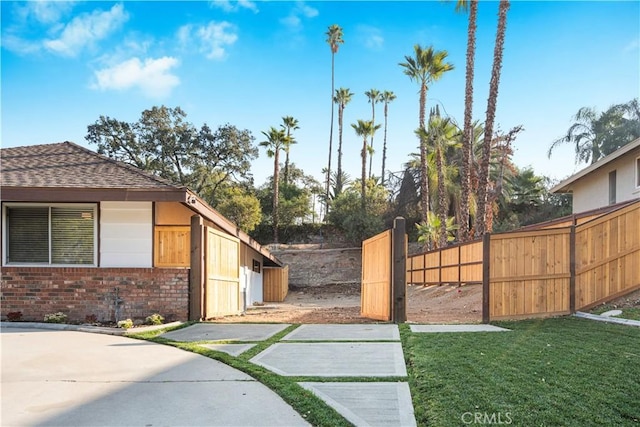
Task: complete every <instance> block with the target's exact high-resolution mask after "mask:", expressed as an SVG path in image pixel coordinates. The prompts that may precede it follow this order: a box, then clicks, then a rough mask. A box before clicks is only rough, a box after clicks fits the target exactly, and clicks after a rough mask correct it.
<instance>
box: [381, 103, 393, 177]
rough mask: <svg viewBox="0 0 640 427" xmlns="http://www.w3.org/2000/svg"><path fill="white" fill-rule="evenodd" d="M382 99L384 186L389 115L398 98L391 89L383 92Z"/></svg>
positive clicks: (382, 174)
mask: <svg viewBox="0 0 640 427" xmlns="http://www.w3.org/2000/svg"><path fill="white" fill-rule="evenodd" d="M380 99H381V100H382V102H383V103H384V144H383V145H382V173H381V174H380V176H381V178H380V183H381V184H382V185H383V186H384V178H385V171H384V170H385V166H386V162H387V120H388V115H389V103H390V102H391V101H393V100H394V99H396V95H395V94H394V93H393V92H391V91H390V90H385V91H384V92H382V95H381V96H380Z"/></svg>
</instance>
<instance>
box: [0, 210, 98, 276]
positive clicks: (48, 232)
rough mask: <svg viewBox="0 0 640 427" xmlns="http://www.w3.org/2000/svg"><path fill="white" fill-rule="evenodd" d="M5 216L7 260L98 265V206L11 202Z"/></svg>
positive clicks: (27, 262) (15, 262)
mask: <svg viewBox="0 0 640 427" xmlns="http://www.w3.org/2000/svg"><path fill="white" fill-rule="evenodd" d="M5 219H6V221H5V224H6V230H5V233H3V234H4V235H5V236H6V242H5V248H6V251H5V253H6V263H8V264H18V263H19V264H46V265H94V264H95V259H96V256H95V254H96V244H95V242H96V206H95V205H72V204H67V205H18V204H15V205H14V204H11V205H8V206H6V208H5Z"/></svg>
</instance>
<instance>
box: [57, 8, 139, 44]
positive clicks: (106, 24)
mask: <svg viewBox="0 0 640 427" xmlns="http://www.w3.org/2000/svg"><path fill="white" fill-rule="evenodd" d="M128 19H129V15H128V14H127V12H125V10H124V7H123V6H122V4H116V5H114V6H113V7H112V8H111V10H109V11H101V10H96V11H94V12H92V13H90V14H89V13H85V14H82V15H79V16H77V17H75V18H73V20H72V21H71V22H69V23H68V24H67V25H65V26H64V28H63V29H62V33H61V34H60V36H59V37H58V38H57V39H49V40H45V41H44V47H45V48H47V49H48V50H50V51H53V52H55V53H57V54H60V55H64V56H76V55H77V54H78V53H79V52H80V51H81V50H82V49H83V48H84V47H85V46H88V45H90V44H92V43H94V42H96V41H98V40H101V39H103V38H105V37H107V36H108V35H109V34H110V33H111V32H113V31H114V30H116V29H118V28H119V27H120V26H121V25H122V24H124V23H125V22H126V21H127V20H128Z"/></svg>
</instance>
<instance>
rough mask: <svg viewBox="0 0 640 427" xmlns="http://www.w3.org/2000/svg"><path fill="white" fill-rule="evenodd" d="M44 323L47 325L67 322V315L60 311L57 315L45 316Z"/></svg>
mask: <svg viewBox="0 0 640 427" xmlns="http://www.w3.org/2000/svg"><path fill="white" fill-rule="evenodd" d="M44 321H45V322H47V323H64V322H66V321H67V315H66V314H64V313H63V312H61V311H59V312H57V313H49V314H45V315H44Z"/></svg>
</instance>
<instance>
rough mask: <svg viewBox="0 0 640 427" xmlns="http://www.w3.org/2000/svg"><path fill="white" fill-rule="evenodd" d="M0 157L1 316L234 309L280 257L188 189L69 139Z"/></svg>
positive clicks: (197, 314) (192, 313)
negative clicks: (17, 313)
mask: <svg viewBox="0 0 640 427" xmlns="http://www.w3.org/2000/svg"><path fill="white" fill-rule="evenodd" d="M0 160H1V165H0V175H1V176H0V201H1V203H2V235H1V237H2V246H1V259H2V281H1V285H2V296H1V302H2V316H3V318H4V317H5V316H6V315H7V313H9V312H16V311H20V312H21V313H22V315H23V319H24V320H39V319H42V316H44V314H47V313H53V312H58V311H61V312H64V313H66V314H67V315H68V316H69V319H70V320H75V321H84V320H85V319H91V318H97V320H100V321H112V320H116V319H123V318H132V319H144V318H145V317H146V316H148V315H150V314H153V313H160V314H161V315H163V316H164V317H165V318H166V319H167V320H173V319H177V320H186V319H187V318H189V319H193V320H198V319H206V318H212V317H216V316H220V315H225V314H239V313H242V312H243V311H244V309H245V308H246V307H247V306H248V305H252V304H254V303H260V302H262V301H263V280H264V277H265V272H266V270H268V269H269V268H270V267H271V268H277V269H278V270H280V269H281V267H282V263H281V262H280V261H279V260H278V259H277V258H276V257H275V256H273V255H272V254H271V253H270V252H269V251H268V250H267V249H266V248H263V247H262V246H260V245H259V244H258V243H257V242H256V241H254V240H253V239H251V238H250V237H249V236H248V235H247V234H246V233H244V232H243V231H241V230H240V229H238V228H237V227H236V226H235V225H234V224H233V223H231V222H230V221H229V220H227V219H226V218H224V217H223V216H222V215H221V214H220V213H218V212H217V211H215V210H214V209H213V208H211V207H210V206H209V205H207V204H206V203H205V202H204V201H203V200H201V199H200V198H199V197H198V196H196V195H195V194H194V193H193V192H191V191H190V190H189V189H187V188H185V187H181V186H177V185H174V184H172V183H170V182H168V181H166V180H163V179H160V178H158V177H155V176H153V175H151V174H149V173H146V172H144V171H142V170H140V169H137V168H135V167H133V166H129V165H127V164H124V163H121V162H117V161H115V160H112V159H109V158H107V157H104V156H101V155H99V154H96V153H94V152H92V151H90V150H88V149H86V148H83V147H80V146H78V145H76V144H73V143H70V142H63V143H59V144H48V145H36V146H27V147H16V148H5V149H2V150H0ZM285 271H286V270H285Z"/></svg>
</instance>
